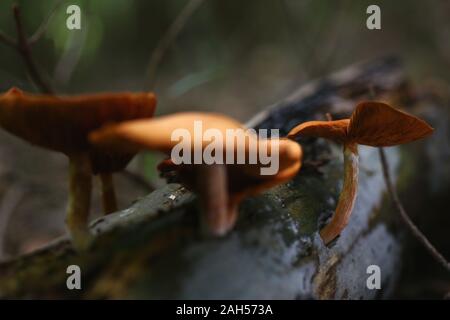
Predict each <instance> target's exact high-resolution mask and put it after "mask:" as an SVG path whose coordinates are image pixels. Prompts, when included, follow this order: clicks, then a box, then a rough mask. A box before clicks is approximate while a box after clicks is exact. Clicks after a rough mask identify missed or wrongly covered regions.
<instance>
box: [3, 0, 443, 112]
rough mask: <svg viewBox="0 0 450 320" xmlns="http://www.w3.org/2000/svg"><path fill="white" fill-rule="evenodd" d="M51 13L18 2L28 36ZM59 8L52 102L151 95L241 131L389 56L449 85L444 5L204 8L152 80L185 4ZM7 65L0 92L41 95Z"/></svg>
mask: <svg viewBox="0 0 450 320" xmlns="http://www.w3.org/2000/svg"><path fill="white" fill-rule="evenodd" d="M194 1H196V0H194ZM13 2H14V1H11V0H2V1H1V2H0V29H1V30H3V31H4V32H5V33H7V34H10V35H14V34H15V29H14V21H13V19H12V14H11V10H10V8H11V4H12V3H13ZM56 2H57V1H50V0H40V1H30V0H26V1H17V3H19V4H20V5H21V8H22V12H23V20H24V21H25V24H26V29H27V31H28V33H29V34H31V33H32V32H34V30H35V29H36V28H37V27H38V26H39V24H40V23H41V22H42V21H43V20H44V19H45V18H46V17H47V16H48V14H49V12H50V11H51V10H52V8H53V7H54V4H55V3H56ZM61 2H62V5H61V6H60V7H59V8H58V9H57V10H56V12H55V15H54V17H52V18H51V20H50V24H49V28H48V32H46V33H45V35H44V37H43V38H42V40H41V41H39V42H38V43H37V44H36V45H35V47H34V48H33V53H34V55H35V59H36V61H37V62H38V64H39V65H40V68H41V70H42V72H44V73H45V74H46V75H47V77H48V79H49V80H51V82H52V83H53V85H54V87H55V88H56V89H57V91H58V92H59V93H80V92H96V91H122V90H154V91H156V93H157V94H158V96H159V102H160V103H159V108H158V113H160V114H164V113H168V112H172V111H174V110H185V109H208V110H210V109H213V110H220V111H222V112H224V113H227V114H230V115H232V116H235V117H237V118H240V119H243V120H245V119H247V118H249V117H250V116H251V115H252V114H254V113H255V110H258V109H261V108H263V107H264V106H266V105H268V104H271V103H273V102H275V101H277V100H278V99H280V98H282V97H283V96H285V95H286V94H287V93H289V92H290V91H292V89H293V88H295V87H298V86H299V85H301V84H302V83H304V82H306V81H308V80H311V79H312V78H316V77H319V76H321V75H323V74H327V73H329V72H330V71H333V70H336V69H339V68H340V67H343V66H346V65H348V64H351V63H354V62H356V61H359V60H363V59H369V58H372V57H375V56H379V55H381V54H385V53H397V54H399V55H400V56H401V57H402V58H403V59H404V60H405V62H406V63H407V64H408V68H407V70H409V71H411V72H412V73H413V74H414V76H416V77H420V78H425V77H429V76H433V77H434V78H436V77H439V78H443V79H446V80H448V79H449V75H448V72H446V70H447V69H448V67H449V66H450V42H449V37H448V35H449V30H450V2H449V1H446V0H433V1H421V0H415V1H412V0H397V1H376V2H374V1H349V0H345V1H336V0H321V1H312V0H304V1H301V0H246V1H238V0H226V1H224V0H204V1H200V2H202V3H201V4H200V5H199V7H198V8H197V10H196V11H195V12H194V13H193V15H192V16H191V17H190V18H189V19H188V21H187V22H186V23H185V24H184V26H183V29H182V31H181V32H180V33H179V35H178V36H177V37H176V39H175V40H174V41H173V42H172V43H171V45H170V47H169V49H168V50H167V51H166V54H165V55H164V57H163V59H162V60H161V62H160V64H159V68H158V69H157V72H156V74H149V70H148V65H149V60H150V58H151V55H152V53H153V51H154V50H155V48H156V46H157V44H158V41H159V40H160V39H161V38H162V37H163V35H164V33H165V32H166V31H167V29H168V28H169V27H170V25H171V24H172V23H173V21H174V20H175V19H176V17H177V16H178V14H179V13H180V12H181V11H182V9H183V7H184V6H185V5H186V4H187V3H188V2H189V1H187V0H150V1H144V0H95V1H89V0H83V1H80V0H73V1H61ZM373 3H376V4H378V5H379V6H380V7H381V13H382V29H381V30H368V29H367V28H366V18H367V14H366V8H367V6H368V5H369V4H373ZM69 4H78V5H79V6H80V8H81V10H82V29H81V30H68V29H67V28H66V27H65V20H66V17H67V14H66V12H65V9H66V8H67V6H68V5H69ZM0 57H1V59H0V89H1V90H2V91H3V90H6V89H8V88H9V87H10V86H12V85H15V86H20V87H22V88H24V89H27V90H33V89H34V88H33V86H32V84H30V82H29V81H28V79H27V76H26V73H25V69H24V66H23V63H22V61H21V60H20V57H18V56H17V54H16V53H15V52H13V51H12V50H10V49H9V48H7V47H5V46H0ZM151 78H156V81H155V82H154V86H153V85H151V84H150V83H149V82H151V80H150V79H151Z"/></svg>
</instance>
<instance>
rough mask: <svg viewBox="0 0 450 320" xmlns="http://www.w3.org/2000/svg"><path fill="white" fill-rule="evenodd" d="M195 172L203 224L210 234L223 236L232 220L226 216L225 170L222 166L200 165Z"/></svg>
mask: <svg viewBox="0 0 450 320" xmlns="http://www.w3.org/2000/svg"><path fill="white" fill-rule="evenodd" d="M196 171H197V172H196V173H197V174H196V177H197V181H196V189H197V191H198V194H199V197H200V204H201V209H202V213H203V217H204V222H205V223H206V225H207V227H208V231H209V232H210V233H211V234H213V235H215V236H223V235H224V234H226V233H227V232H228V231H229V230H230V228H231V227H232V226H230V223H229V221H232V220H234V219H233V218H231V219H230V217H229V214H228V181H227V168H226V166H225V165H224V164H212V165H203V164H202V165H199V166H197V167H196Z"/></svg>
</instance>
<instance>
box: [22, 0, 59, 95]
mask: <svg viewBox="0 0 450 320" xmlns="http://www.w3.org/2000/svg"><path fill="white" fill-rule="evenodd" d="M13 14H14V21H15V22H16V30H17V50H18V51H19V53H20V54H21V56H22V59H23V60H24V62H25V65H26V67H27V70H28V73H29V74H30V77H31V79H32V80H33V82H34V83H35V84H36V86H38V87H39V89H40V90H41V91H42V92H43V93H53V90H52V88H51V87H50V85H49V84H48V83H46V82H45V80H44V79H43V77H42V76H41V75H40V73H39V71H38V68H37V67H36V64H35V62H34V59H33V56H32V54H31V48H30V46H29V43H28V39H27V37H26V34H25V29H24V27H23V23H22V17H21V13H20V9H19V6H18V5H14V6H13Z"/></svg>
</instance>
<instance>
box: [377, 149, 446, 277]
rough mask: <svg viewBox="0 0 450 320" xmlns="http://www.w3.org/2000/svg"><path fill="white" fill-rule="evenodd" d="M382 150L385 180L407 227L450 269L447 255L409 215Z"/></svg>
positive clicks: (438, 260)
mask: <svg viewBox="0 0 450 320" xmlns="http://www.w3.org/2000/svg"><path fill="white" fill-rule="evenodd" d="M378 149H379V152H380V160H381V166H382V169H383V175H384V180H385V181H386V186H387V188H388V191H389V194H390V195H391V197H392V200H393V201H394V204H395V206H396V207H397V209H398V212H399V213H400V216H401V218H402V219H403V221H404V222H405V224H406V225H407V227H408V228H409V229H410V230H411V232H412V233H413V235H414V236H415V237H416V238H417V239H418V240H419V241H420V243H422V244H423V246H424V247H425V248H426V249H427V250H428V252H429V253H430V254H431V255H432V256H433V258H434V259H435V260H436V261H437V262H439V263H440V264H441V265H442V266H443V267H444V268H445V269H446V270H447V271H450V263H449V262H448V261H447V260H446V259H445V257H444V256H443V255H442V254H441V253H440V252H439V251H438V250H437V249H436V248H435V247H434V246H433V244H431V242H430V241H429V240H428V239H427V237H426V236H425V235H424V234H423V233H422V232H421V231H420V229H419V228H418V227H417V226H416V225H415V224H414V222H413V221H412V220H411V218H410V217H409V216H408V214H407V212H406V210H405V208H404V207H403V204H402V202H401V201H400V198H399V196H398V194H397V190H396V189H395V188H394V185H393V184H392V180H391V177H390V174H389V164H388V162H387V159H386V155H385V153H384V150H383V148H378Z"/></svg>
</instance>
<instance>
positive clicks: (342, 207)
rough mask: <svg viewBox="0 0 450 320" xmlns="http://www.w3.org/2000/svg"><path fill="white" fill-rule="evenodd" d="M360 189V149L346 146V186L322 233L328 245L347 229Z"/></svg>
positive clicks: (354, 145) (354, 146)
mask: <svg viewBox="0 0 450 320" xmlns="http://www.w3.org/2000/svg"><path fill="white" fill-rule="evenodd" d="M357 189H358V147H357V145H356V144H353V143H352V144H345V145H344V185H343V187H342V191H341V194H340V196H339V201H338V204H337V207H336V211H335V213H334V215H333V217H332V218H331V221H330V222H329V223H328V224H327V225H326V226H325V227H324V228H323V229H322V230H321V231H320V236H321V237H322V240H323V242H324V243H325V244H326V245H327V244H329V243H330V242H331V241H333V240H334V239H335V238H336V237H337V236H339V234H340V233H341V231H342V230H343V229H344V228H345V226H346V225H347V223H348V220H349V218H350V215H351V214H352V211H353V206H354V205H355V200H356V194H357Z"/></svg>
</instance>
